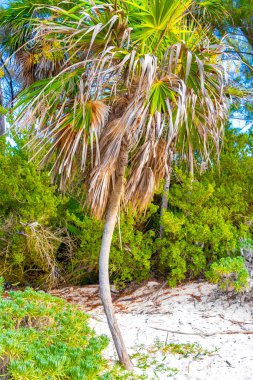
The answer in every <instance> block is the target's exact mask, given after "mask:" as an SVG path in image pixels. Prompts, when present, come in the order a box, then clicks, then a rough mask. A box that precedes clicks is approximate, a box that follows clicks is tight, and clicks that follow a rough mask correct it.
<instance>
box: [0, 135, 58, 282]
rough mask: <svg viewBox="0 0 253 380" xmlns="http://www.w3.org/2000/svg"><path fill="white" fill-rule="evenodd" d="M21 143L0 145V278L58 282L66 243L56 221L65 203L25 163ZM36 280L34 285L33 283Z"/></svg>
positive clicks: (44, 174)
mask: <svg viewBox="0 0 253 380" xmlns="http://www.w3.org/2000/svg"><path fill="white" fill-rule="evenodd" d="M23 146H24V141H22V140H20V139H15V141H12V143H9V142H8V141H5V139H3V138H2V140H1V142H0V264H1V269H0V273H1V274H2V275H4V276H5V278H6V280H11V281H14V282H17V281H19V282H21V283H24V282H26V281H29V282H30V283H32V282H33V277H35V278H37V279H38V278H39V277H40V283H41V284H42V283H43V282H48V283H51V285H55V284H56V283H57V273H56V272H57V268H56V260H55V256H56V252H57V250H58V249H59V247H60V245H61V243H62V242H63V241H64V238H63V236H62V229H61V227H60V224H59V223H58V221H57V217H58V216H59V215H60V210H61V209H62V207H63V205H64V198H63V197H62V196H60V195H59V194H56V190H55V187H54V186H51V184H50V179H49V177H48V173H47V172H45V171H44V172H40V171H38V170H37V168H36V164H35V162H29V159H28V158H29V157H28V154H27V151H26V150H25V149H24V148H23ZM36 281H37V280H36Z"/></svg>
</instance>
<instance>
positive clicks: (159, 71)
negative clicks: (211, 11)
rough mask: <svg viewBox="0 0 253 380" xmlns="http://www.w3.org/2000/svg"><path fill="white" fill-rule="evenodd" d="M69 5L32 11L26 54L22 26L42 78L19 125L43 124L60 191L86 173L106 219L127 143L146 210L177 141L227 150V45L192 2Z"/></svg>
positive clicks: (138, 201)
mask: <svg viewBox="0 0 253 380" xmlns="http://www.w3.org/2000/svg"><path fill="white" fill-rule="evenodd" d="M63 4H64V3H63ZM67 4H68V6H67V7H66V6H64V7H60V5H59V6H56V5H51V6H49V7H48V8H47V10H46V11H45V9H44V8H43V4H42V5H41V6H37V8H34V10H33V13H32V15H34V18H32V17H31V15H29V17H30V19H27V20H26V28H27V32H26V35H25V36H24V35H22V36H21V37H22V38H21V37H20V43H19V45H20V46H19V47H18V49H17V43H18V41H19V40H18V35H19V32H18V29H17V31H16V33H13V35H12V40H13V41H15V48H16V49H17V51H16V53H15V54H16V59H17V60H19V61H20V60H22V67H23V70H26V73H29V72H31V67H32V72H33V79H32V80H30V81H29V80H27V83H28V84H29V83H30V82H31V81H32V82H34V83H33V84H32V85H31V86H29V87H28V88H27V89H26V90H25V91H23V93H22V94H21V95H20V97H19V101H18V103H17V107H18V109H19V110H20V109H21V112H20V114H19V116H18V118H17V123H18V124H19V125H34V124H35V125H36V127H35V128H34V130H35V138H34V139H33V140H32V142H31V145H32V147H33V149H35V151H36V154H37V153H39V152H40V151H43V152H45V149H44V148H45V147H46V154H45V155H44V157H43V159H42V162H43V163H44V162H47V161H48V160H49V159H50V158H51V157H54V164H53V168H52V171H53V175H54V176H57V175H59V174H60V176H61V187H62V188H64V187H65V185H66V184H67V183H68V182H69V181H70V180H71V178H72V177H73V174H74V173H76V172H77V171H81V172H84V174H85V180H86V182H87V183H88V189H89V190H88V192H89V197H88V198H89V200H90V205H91V208H92V210H93V212H94V214H96V215H97V216H99V217H101V216H103V214H104V211H105V208H106V205H107V201H108V197H109V195H110V191H111V189H112V187H113V183H114V179H115V178H114V177H115V174H116V172H117V165H118V158H119V153H120V150H121V147H122V144H123V143H124V144H125V145H126V146H127V151H128V154H129V171H128V176H127V184H126V193H125V194H126V196H125V199H126V201H131V202H132V203H134V204H135V205H138V206H141V207H145V206H146V205H147V203H148V202H149V201H150V199H151V197H152V194H153V191H154V188H155V187H156V186H157V185H158V183H159V181H160V179H161V178H162V177H163V176H164V173H165V169H166V164H167V152H168V149H169V147H170V145H171V144H172V142H173V143H176V144H177V147H178V149H181V150H182V151H183V150H185V149H186V151H187V149H188V147H189V145H192V146H193V147H194V148H195V149H198V150H199V151H201V153H202V155H203V156H204V157H205V158H208V154H209V151H210V147H211V146H212V147H213V146H215V147H216V148H217V149H218V150H219V143H220V138H221V134H222V123H223V121H224V120H225V118H226V112H227V105H226V99H225V97H224V95H223V81H224V79H223V72H222V67H221V66H220V65H219V64H217V61H218V59H217V57H219V55H220V53H221V49H220V46H218V45H217V42H216V40H215V37H213V36H212V34H211V32H210V30H209V29H208V27H206V28H203V27H201V24H200V22H199V21H197V19H196V18H195V17H194V15H193V11H192V9H193V5H194V4H195V5H196V3H193V1H192V0H182V1H180V2H179V1H178V0H172V1H171V0H158V1H148V0H146V1H136V2H131V1H118V2H112V1H107V2H103V3H101V2H99V1H96V2H95V3H94V2H93V1H75V2H74V6H73V7H72V8H71V7H70V5H69V3H68V2H67ZM200 4H201V3H200ZM199 9H200V7H199ZM40 12H41V13H40ZM39 13H40V14H41V16H40V17H37V18H36V17H35V16H36V15H37V14H39ZM24 22H25V21H23V24H22V28H23V25H24ZM22 30H23V29H22ZM23 34H24V33H23ZM25 54H26V56H25ZM21 58H22V59H21ZM27 60H28V61H29V62H27ZM26 66H29V67H28V68H27V67H26ZM27 75H28V74H27ZM23 76H25V75H24V74H23ZM42 140H43V145H42ZM55 152H57V154H56V157H55V156H54V153H55ZM86 169H87V170H86ZM86 173H89V175H86Z"/></svg>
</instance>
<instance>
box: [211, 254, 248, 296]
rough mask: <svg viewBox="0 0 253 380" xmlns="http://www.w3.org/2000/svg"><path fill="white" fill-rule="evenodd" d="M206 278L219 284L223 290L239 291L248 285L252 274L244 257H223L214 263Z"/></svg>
mask: <svg viewBox="0 0 253 380" xmlns="http://www.w3.org/2000/svg"><path fill="white" fill-rule="evenodd" d="M206 278H207V279H208V280H209V281H210V282H212V283H214V284H218V285H219V288H220V289H221V290H223V291H227V292H228V291H236V292H237V293H239V292H242V291H244V290H245V289H246V288H247V287H248V285H249V279H250V276H249V272H248V270H247V268H246V266H245V261H244V259H243V257H234V258H231V257H226V258H225V257H223V258H222V259H220V260H219V261H218V262H214V263H212V265H211V266H210V270H209V271H207V272H206Z"/></svg>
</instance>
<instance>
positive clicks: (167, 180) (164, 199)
mask: <svg viewBox="0 0 253 380" xmlns="http://www.w3.org/2000/svg"><path fill="white" fill-rule="evenodd" d="M170 177H171V171H170V170H169V172H168V173H166V175H165V179H164V186H163V195H162V203H161V212H160V217H161V222H160V237H162V236H163V232H164V225H163V223H162V217H163V215H164V212H166V211H167V210H168V191H169V189H170Z"/></svg>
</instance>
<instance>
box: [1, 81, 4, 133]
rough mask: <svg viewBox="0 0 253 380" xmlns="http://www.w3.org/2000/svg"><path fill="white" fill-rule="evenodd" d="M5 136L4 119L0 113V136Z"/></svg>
mask: <svg viewBox="0 0 253 380" xmlns="http://www.w3.org/2000/svg"><path fill="white" fill-rule="evenodd" d="M0 106H2V107H3V92H2V84H1V81H0ZM4 134H5V117H4V115H3V114H1V112H0V136H3V135H4Z"/></svg>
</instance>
